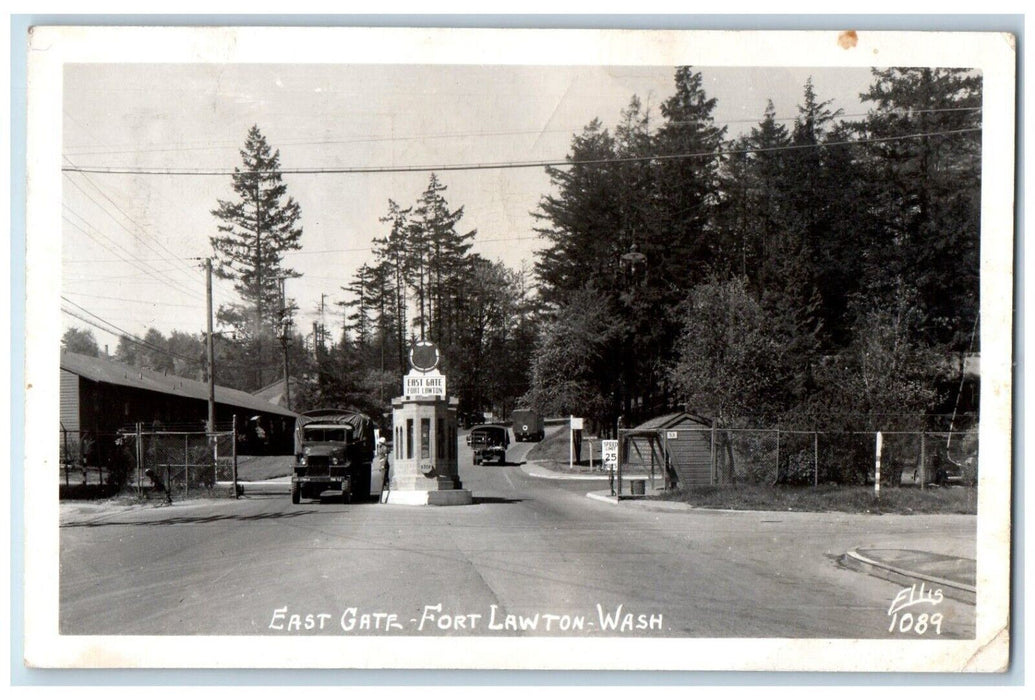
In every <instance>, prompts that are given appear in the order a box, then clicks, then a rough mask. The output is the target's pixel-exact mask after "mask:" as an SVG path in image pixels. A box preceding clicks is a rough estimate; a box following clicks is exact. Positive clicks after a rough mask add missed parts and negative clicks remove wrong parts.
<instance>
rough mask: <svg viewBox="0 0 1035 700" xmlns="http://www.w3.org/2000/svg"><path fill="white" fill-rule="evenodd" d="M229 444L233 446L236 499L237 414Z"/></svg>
mask: <svg viewBox="0 0 1035 700" xmlns="http://www.w3.org/2000/svg"><path fill="white" fill-rule="evenodd" d="M230 444H231V445H232V446H233V447H232V448H231V449H232V450H233V456H234V459H233V472H234V498H235V499H236V498H237V414H236V413H235V414H234V423H233V432H231V433H230Z"/></svg>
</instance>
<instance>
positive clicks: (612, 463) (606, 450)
mask: <svg viewBox="0 0 1035 700" xmlns="http://www.w3.org/2000/svg"><path fill="white" fill-rule="evenodd" d="M600 451H601V453H603V458H604V467H605V468H607V469H615V468H617V467H618V441H617V440H601V441H600Z"/></svg>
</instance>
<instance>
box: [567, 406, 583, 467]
mask: <svg viewBox="0 0 1035 700" xmlns="http://www.w3.org/2000/svg"><path fill="white" fill-rule="evenodd" d="M568 418H569V422H570V423H571V428H570V429H569V430H568V469H569V470H571V469H574V468H575V431H576V430H582V419H581V418H576V417H575V416H569V417H568Z"/></svg>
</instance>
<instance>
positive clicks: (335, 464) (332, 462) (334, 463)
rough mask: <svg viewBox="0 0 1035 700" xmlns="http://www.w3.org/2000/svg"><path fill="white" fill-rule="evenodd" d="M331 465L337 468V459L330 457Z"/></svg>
mask: <svg viewBox="0 0 1035 700" xmlns="http://www.w3.org/2000/svg"><path fill="white" fill-rule="evenodd" d="M331 464H333V465H334V466H338V464H339V460H338V458H337V457H331Z"/></svg>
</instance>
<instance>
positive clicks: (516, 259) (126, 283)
mask: <svg viewBox="0 0 1035 700" xmlns="http://www.w3.org/2000/svg"><path fill="white" fill-rule="evenodd" d="M697 70H699V71H700V72H701V74H702V77H703V79H704V85H705V90H706V92H707V94H708V95H709V96H711V97H715V98H716V99H717V101H718V102H717V106H716V109H715V112H714V116H715V119H716V122H717V123H718V124H720V125H727V127H728V129H729V133H730V134H731V135H735V134H738V133H743V132H747V131H749V130H750V129H751V127H752V126H754V125H756V124H757V123H758V121H759V120H760V119H761V117H762V114H763V111H764V109H765V107H766V102H767V100H769V99H772V100H773V103H774V106H775V108H776V113H777V117H778V118H781V119H785V120H787V122H788V123H790V121H791V120H793V118H794V116H795V114H796V111H797V105H798V104H799V103H800V102H801V96H802V89H803V86H804V83H805V81H806V80H807V79H808V78H809V77H810V76H811V77H812V79H813V82H814V86H815V90H816V93H817V95H818V96H819V98H820V99H822V100H832V107H833V108H841V109H843V110H844V112H845V115H846V116H859V115H861V114H862V113H864V112H865V110H866V107H865V106H864V105H862V104H861V103H860V101H859V99H858V96H859V93H860V92H863V91H864V90H866V88H867V86H868V85H869V83H870V71H869V70H868V69H865V68H808V67H803V68H765V69H761V68H735V67H707V66H700V67H697ZM674 73H675V68H674V67H673V66H573V67H564V66H533V65H527V66H502V65H496V66H486V65H435V66H431V65H332V64H327V65H312V64H310V65H305V66H302V65H289V64H278V65H261V64H260V65H257V64H226V63H207V64H198V63H194V64H152V65H148V64H122V63H108V64H102V63H90V64H68V65H66V66H65V71H64V82H63V91H62V92H63V104H62V110H63V117H62V129H63V133H62V158H63V165H66V166H79V167H132V168H152V169H154V170H164V169H183V168H187V169H206V168H210V169H216V170H222V171H226V170H227V169H230V168H233V167H234V166H237V165H240V162H241V161H240V154H239V150H240V148H241V147H242V145H243V143H244V140H245V135H246V134H247V131H248V129H249V128H250V127H251V126H252V125H253V124H254V125H257V126H258V127H259V129H260V130H261V131H262V133H263V134H264V135H265V136H266V138H267V140H268V142H269V143H270V145H271V146H272V147H273V148H276V149H279V151H280V162H281V165H282V166H283V167H284V168H336V167H337V168H342V167H358V166H372V167H383V166H395V167H401V166H430V167H434V166H443V165H454V164H474V163H498V162H510V161H542V160H563V158H564V157H565V156H566V155H567V154H568V151H569V145H570V142H571V138H572V136H573V135H574V134H576V133H578V132H580V131H581V130H582V128H583V127H584V126H585V125H586V124H588V123H589V122H590V121H591V120H593V119H594V118H598V119H600V120H601V121H602V123H603V124H604V126H605V127H608V128H613V127H614V125H615V123H616V122H617V121H618V119H619V117H620V113H621V110H622V109H623V108H625V107H626V106H627V105H628V104H629V101H630V99H631V98H632V96H633V95H637V96H639V98H640V99H641V101H642V102H643V103H644V105H645V106H647V107H650V108H652V109H653V115H654V116H655V118H658V119H660V111H659V106H660V104H661V103H662V102H664V100H665V99H666V98H667V97H668V96H669V95H670V94H671V93H672V91H673V76H674ZM428 178H429V173H427V172H419V173H376V174H369V173H368V174H286V175H285V176H284V180H285V182H286V184H287V187H288V193H289V195H290V196H292V197H293V198H294V199H295V200H296V201H297V202H298V203H299V205H300V207H301V213H302V218H301V224H302V228H303V234H302V241H301V242H302V246H303V248H302V250H300V251H297V252H293V253H289V254H288V255H287V256H286V258H285V264H286V265H287V266H289V267H291V268H292V269H294V270H296V271H298V272H300V273H302V277H300V278H298V279H291V280H289V281H288V282H287V295H288V296H289V297H290V298H292V299H294V300H295V303H296V304H297V305H298V307H299V314H298V315H297V316H296V323H297V324H299V327H300V328H302V329H303V330H304V332H309V331H310V330H311V328H312V324H313V322H314V321H317V320H319V318H320V304H321V299H323V301H324V316H323V320H324V322H325V323H326V324H327V327H328V329H329V330H330V332H332V333H334V334H335V336H337V335H338V334H339V333H340V329H341V324H342V316H341V309H340V307H339V306H338V305H337V302H340V301H343V300H345V299H346V298H347V295H346V294H345V293H344V292H343V291H342V289H341V287H342V286H344V285H347V284H348V282H349V281H350V280H351V278H352V275H353V273H354V272H355V271H356V269H357V268H358V267H359V266H360V265H361V264H363V263H364V262H369V261H370V260H371V254H370V245H371V239H372V238H375V237H381V236H384V235H385V234H386V233H387V228H386V225H385V224H383V223H381V222H380V221H379V218H380V217H382V216H384V215H385V213H386V212H387V210H388V201H389V200H390V199H391V200H394V201H395V202H397V203H399V204H400V205H402V206H409V205H410V204H412V203H414V202H415V201H416V200H417V198H418V197H419V196H420V194H421V192H423V190H424V189H425V188H426V186H427V184H428ZM439 179H440V181H441V182H442V184H444V185H446V187H447V190H446V192H445V195H444V196H445V197H446V199H447V201H448V202H449V204H450V205H451V207H453V208H456V207H460V206H463V208H464V217H463V219H462V220H461V222H460V230H461V231H464V232H466V231H469V230H472V229H474V230H476V231H477V236H476V237H475V243H474V251H475V252H478V253H480V254H481V255H483V256H485V257H487V258H489V259H491V260H501V261H503V262H504V263H505V264H507V265H508V266H511V267H513V268H520V267H521V266H522V265H524V266H526V267H527V268H529V269H530V268H531V266H532V264H533V262H534V260H535V251H536V250H537V249H539V248H540V247H541V245H542V243H541V242H540V241H539V239H538V238H537V237H536V235H535V232H534V231H533V226H534V225H535V222H534V220H533V218H532V216H531V212H533V211H534V210H535V209H536V206H537V204H538V202H539V201H540V199H541V197H542V196H543V195H545V194H548V193H550V192H551V186H550V182H549V178H548V176H547V175H546V174H545V172H544V170H543V169H542V168H524V169H485V170H474V171H449V172H440V173H439ZM61 183H62V226H63V228H62V256H61V263H62V268H61V269H62V295H63V296H64V297H65V299H66V300H67V302H70V303H65V304H63V306H65V307H66V308H68V309H69V310H71V311H73V312H74V313H75V314H77V315H78V316H80V317H82V318H85V319H89V320H90V321H92V322H94V323H97V324H99V325H104V326H106V327H110V326H112V325H113V326H115V327H117V328H119V329H121V330H123V331H125V332H128V333H131V334H134V335H136V336H138V337H142V336H143V335H144V333H145V332H146V330H147V328H148V327H155V328H157V329H158V330H160V331H162V332H163V333H165V334H168V333H169V332H171V331H172V330H180V331H185V332H190V333H198V332H202V331H203V330H204V328H205V278H204V272H203V270H202V267H201V265H202V263H201V260H202V259H203V258H205V257H206V256H209V255H211V247H210V244H209V237H210V236H212V235H214V234H215V233H216V225H217V223H218V221H217V219H216V218H215V217H214V216H212V214H211V210H212V209H214V208H215V207H216V206H217V203H218V200H219V199H232V198H233V196H234V195H233V192H232V189H231V180H230V176H229V175H226V174H222V175H168V174H152V175H139V174H132V175H127V174H110V173H77V172H66V173H65V174H64V177H63V178H62V180H61ZM214 297H215V304H216V306H218V305H219V304H224V303H230V302H234V301H237V297H236V294H235V293H234V291H233V287H232V283H231V282H229V281H225V280H218V279H217V280H216V282H215V286H214ZM82 318H75V317H73V316H70V315H68V314H64V313H63V314H62V332H63V331H64V330H65V329H67V328H69V327H73V326H75V327H80V328H89V329H90V330H91V331H92V332H93V333H94V336H95V337H96V338H97V340H98V342H99V344H100V345H101V347H102V349H103V348H104V347H105V346H106V345H107V346H109V350H110V351H111V352H114V350H115V347H116V345H117V342H118V341H117V337H116V336H115V335H113V334H109V333H105V332H102V331H101V330H99V329H98V328H96V327H93V326H89V325H87V324H86V323H85V322H84V321H83V320H82ZM101 319H103V322H102V321H101Z"/></svg>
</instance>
